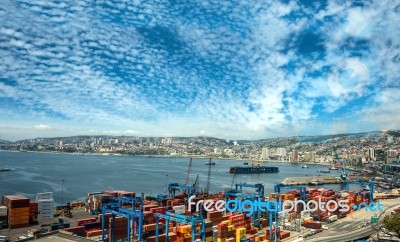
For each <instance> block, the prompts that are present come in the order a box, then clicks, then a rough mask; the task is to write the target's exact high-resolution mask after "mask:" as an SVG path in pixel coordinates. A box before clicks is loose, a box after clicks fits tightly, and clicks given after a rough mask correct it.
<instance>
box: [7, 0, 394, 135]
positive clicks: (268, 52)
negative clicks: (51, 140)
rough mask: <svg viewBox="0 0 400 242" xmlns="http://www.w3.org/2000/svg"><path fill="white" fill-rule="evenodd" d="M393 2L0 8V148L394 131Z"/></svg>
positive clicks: (28, 1) (130, 1) (205, 1)
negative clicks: (80, 137)
mask: <svg viewBox="0 0 400 242" xmlns="http://www.w3.org/2000/svg"><path fill="white" fill-rule="evenodd" d="M399 23H400V0H375V1H364V0H358V1H355V0H354V1H344V0H343V1H337V0H329V1H288V0H286V1H248V0H242V1H240V0H238V1H215V0H198V1H195V0H193V1H179V0H177V1H172V0H153V1H150V0H149V1H141V0H125V1H122V0H118V1H117V0H115V1H110V0H104V1H101V0H96V1H88V0H87V1H83V0H82V1H50V0H43V1H39V0H34V1H32V0H0V57H1V62H0V139H8V140H17V139H22V138H31V137H44V136H60V135H62V136H64V135H75V134H115V135H137V136H197V135H210V136H216V137H221V138H230V139H257V138H267V137H277V136H292V135H308V134H332V133H343V132H359V131H369V130H381V129H396V128H400V114H399V111H400V75H399V71H400V25H399Z"/></svg>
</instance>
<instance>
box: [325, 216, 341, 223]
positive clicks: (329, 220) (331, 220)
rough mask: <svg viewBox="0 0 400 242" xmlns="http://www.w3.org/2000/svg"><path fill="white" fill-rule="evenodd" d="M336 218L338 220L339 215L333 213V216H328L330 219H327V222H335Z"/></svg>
mask: <svg viewBox="0 0 400 242" xmlns="http://www.w3.org/2000/svg"><path fill="white" fill-rule="evenodd" d="M336 220H338V216H337V215H332V216H330V217H329V218H328V220H327V221H326V222H328V223H333V222H335V221H336Z"/></svg>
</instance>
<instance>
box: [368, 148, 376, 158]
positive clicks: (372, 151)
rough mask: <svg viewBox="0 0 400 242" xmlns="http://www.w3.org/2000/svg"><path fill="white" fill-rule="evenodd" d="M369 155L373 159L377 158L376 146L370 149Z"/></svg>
mask: <svg viewBox="0 0 400 242" xmlns="http://www.w3.org/2000/svg"><path fill="white" fill-rule="evenodd" d="M368 156H369V157H370V158H371V160H375V149H374V148H369V149H368Z"/></svg>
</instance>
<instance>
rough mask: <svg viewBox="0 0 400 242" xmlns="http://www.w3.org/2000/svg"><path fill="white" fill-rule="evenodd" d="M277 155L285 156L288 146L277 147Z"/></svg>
mask: <svg viewBox="0 0 400 242" xmlns="http://www.w3.org/2000/svg"><path fill="white" fill-rule="evenodd" d="M276 155H277V156H281V157H285V156H286V148H277V149H276Z"/></svg>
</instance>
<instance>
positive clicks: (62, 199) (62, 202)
mask: <svg viewBox="0 0 400 242" xmlns="http://www.w3.org/2000/svg"><path fill="white" fill-rule="evenodd" d="M61 211H62V212H61V214H62V216H64V179H62V180H61Z"/></svg>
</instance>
